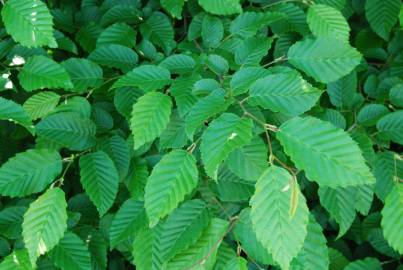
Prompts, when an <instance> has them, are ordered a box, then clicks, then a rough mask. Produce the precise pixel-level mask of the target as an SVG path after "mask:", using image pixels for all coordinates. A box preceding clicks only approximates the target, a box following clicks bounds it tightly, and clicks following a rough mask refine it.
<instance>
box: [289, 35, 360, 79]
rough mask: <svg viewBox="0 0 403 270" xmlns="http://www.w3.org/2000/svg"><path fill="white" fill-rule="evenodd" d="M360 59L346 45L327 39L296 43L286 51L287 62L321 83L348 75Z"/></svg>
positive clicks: (357, 53) (354, 51)
mask: <svg viewBox="0 0 403 270" xmlns="http://www.w3.org/2000/svg"><path fill="white" fill-rule="evenodd" d="M329 48H332V49H331V50H329ZM361 58H362V56H361V54H360V53H359V52H358V51H357V50H356V49H355V48H353V47H351V46H350V45H349V44H348V43H345V42H343V41H341V40H339V39H336V38H328V37H321V38H317V39H305V40H303V41H298V42H297V43H295V44H294V45H293V46H292V47H291V48H290V50H289V51H288V60H289V61H290V63H291V64H292V65H293V66H295V67H297V68H298V69H301V70H302V71H304V72H305V73H306V74H308V75H309V76H312V77H313V78H314V79H315V80H317V81H319V82H323V83H329V82H332V81H335V80H337V79H339V78H341V77H343V76H345V75H347V74H349V73H350V72H351V71H352V70H353V69H354V68H355V67H356V66H358V65H359V64H360V62H361Z"/></svg>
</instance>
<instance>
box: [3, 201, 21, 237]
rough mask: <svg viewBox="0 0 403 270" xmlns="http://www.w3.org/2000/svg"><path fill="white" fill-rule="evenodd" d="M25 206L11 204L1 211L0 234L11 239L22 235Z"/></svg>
mask: <svg viewBox="0 0 403 270" xmlns="http://www.w3.org/2000/svg"><path fill="white" fill-rule="evenodd" d="M25 211H27V208H26V207H24V206H10V207H7V208H4V209H3V210H1V211H0V234H1V235H2V236H5V237H7V238H9V239H18V238H19V237H20V235H21V231H22V229H21V224H22V220H23V215H24V213H25Z"/></svg>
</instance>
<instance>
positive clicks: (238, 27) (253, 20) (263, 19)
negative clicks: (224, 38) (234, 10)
mask: <svg viewBox="0 0 403 270" xmlns="http://www.w3.org/2000/svg"><path fill="white" fill-rule="evenodd" d="M282 18H284V14H281V13H279V12H264V13H263V12H251V11H247V12H243V13H242V14H240V15H238V17H236V18H235V20H233V21H232V22H231V25H230V29H229V30H230V32H231V34H233V35H236V36H240V37H243V38H248V37H252V36H254V35H255V34H256V32H257V31H258V30H259V29H261V28H263V27H265V26H266V25H269V24H271V23H273V22H275V21H278V20H281V19H282Z"/></svg>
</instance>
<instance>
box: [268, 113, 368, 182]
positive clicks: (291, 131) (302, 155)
mask: <svg viewBox="0 0 403 270" xmlns="http://www.w3.org/2000/svg"><path fill="white" fill-rule="evenodd" d="M276 134H277V138H278V139H279V141H280V143H281V144H282V145H283V147H284V151H285V152H286V153H287V154H288V155H289V156H290V157H291V160H292V161H293V162H294V163H295V165H296V166H297V167H298V168H299V169H302V170H304V171H305V174H306V176H307V177H308V178H309V179H311V180H312V181H316V182H318V184H319V185H321V186H329V187H347V186H354V185H364V184H373V183H375V178H374V176H373V175H372V173H371V172H370V170H369V168H368V166H367V165H366V164H365V159H364V157H363V156H362V153H361V150H360V149H359V147H358V145H357V144H356V143H355V142H354V141H353V139H352V138H351V137H350V136H349V135H348V133H346V132H345V131H343V130H341V129H339V128H336V127H335V126H334V125H332V124H331V123H329V122H325V121H322V120H319V119H317V118H314V117H310V116H308V117H295V118H292V119H290V120H288V121H287V122H285V123H284V124H282V125H281V126H280V129H279V131H278V132H277V133H276Z"/></svg>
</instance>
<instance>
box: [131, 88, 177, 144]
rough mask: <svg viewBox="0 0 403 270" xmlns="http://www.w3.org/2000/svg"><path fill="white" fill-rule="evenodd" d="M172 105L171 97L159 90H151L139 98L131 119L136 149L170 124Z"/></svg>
mask: <svg viewBox="0 0 403 270" xmlns="http://www.w3.org/2000/svg"><path fill="white" fill-rule="evenodd" d="M171 107H172V102H171V99H170V97H169V96H167V95H164V94H162V93H159V92H150V93H147V94H145V95H144V96H142V97H141V98H139V99H138V101H137V103H135V104H134V105H133V110H132V117H131V119H130V127H131V130H132V134H133V138H134V149H135V150H136V149H138V148H140V147H141V146H143V145H144V144H146V143H149V142H152V141H153V140H154V139H155V138H157V137H158V136H160V135H161V133H162V131H163V130H164V129H165V128H166V126H167V125H168V122H169V117H170V115H171Z"/></svg>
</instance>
